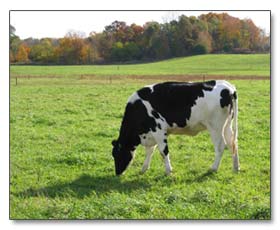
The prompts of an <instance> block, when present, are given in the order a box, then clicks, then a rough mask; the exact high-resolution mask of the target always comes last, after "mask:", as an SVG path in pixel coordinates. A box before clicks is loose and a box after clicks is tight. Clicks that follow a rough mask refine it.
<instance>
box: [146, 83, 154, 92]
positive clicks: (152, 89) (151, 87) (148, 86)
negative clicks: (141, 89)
mask: <svg viewBox="0 0 280 230" xmlns="http://www.w3.org/2000/svg"><path fill="white" fill-rule="evenodd" d="M154 85H155V84H152V85H145V87H146V88H150V89H151V93H152V92H154Z"/></svg>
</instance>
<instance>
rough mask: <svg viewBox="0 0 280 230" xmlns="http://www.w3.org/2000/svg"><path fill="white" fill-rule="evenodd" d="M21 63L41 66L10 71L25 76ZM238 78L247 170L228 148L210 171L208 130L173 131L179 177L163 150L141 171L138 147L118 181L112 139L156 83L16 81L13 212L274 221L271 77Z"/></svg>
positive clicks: (49, 216) (51, 216) (12, 121)
mask: <svg viewBox="0 0 280 230" xmlns="http://www.w3.org/2000/svg"><path fill="white" fill-rule="evenodd" d="M22 68H26V69H29V70H28V71H31V70H30V69H31V68H35V67H23V66H22V67H12V68H11V74H14V73H15V72H16V71H19V69H20V71H21V73H24V74H26V73H25V72H24V71H22ZM38 68H43V67H38ZM57 68H59V67H57ZM57 68H56V69H55V70H54V71H56V70H57ZM69 68H76V67H69ZM77 68H80V69H83V66H81V67H77ZM85 68H86V67H85ZM68 70H69V69H68ZM47 71H52V70H51V69H50V68H48V70H47ZM166 71H167V70H166ZM65 72H66V70H63V73H62V74H64V73H65ZM70 72H71V71H70ZM17 74H19V73H17ZM28 74H31V73H30V72H28ZM34 74H35V75H37V74H39V72H38V73H34ZM48 74H50V72H48ZM231 82H232V83H233V84H234V85H235V86H236V87H237V90H238V91H237V92H238V98H239V156H240V164H241V171H240V172H239V173H234V172H233V171H232V161H231V156H230V152H229V150H226V151H225V153H224V156H223V160H222V163H221V166H220V169H219V171H218V172H217V173H209V172H208V169H209V168H210V166H211V164H212V163H213V160H214V147H213V145H212V143H211V140H210V136H209V134H208V133H207V132H203V133H201V134H199V135H198V136H195V137H189V136H175V135H173V136H170V137H169V149H170V159H171V164H172V166H173V170H174V171H173V173H172V175H170V176H165V175H164V171H165V170H164V164H163V162H162V160H161V157H160V154H159V152H158V150H156V151H155V153H154V156H153V159H152V162H151V168H150V169H149V170H148V171H147V172H146V173H145V174H143V175H141V174H140V170H141V167H142V164H143V162H144V149H143V148H142V147H140V146H139V147H138V149H137V153H136V157H135V159H134V161H133V163H132V164H131V166H130V168H129V169H128V170H127V171H126V173H125V174H124V175H122V176H121V177H116V176H115V175H114V162H113V158H112V155H111V150H112V146H111V141H112V140H113V139H115V138H117V136H118V131H119V128H120V124H121V119H122V116H123V112H124V108H125V105H126V101H127V98H128V97H129V96H130V95H131V94H132V93H133V92H134V91H135V90H137V89H139V88H140V87H142V86H144V85H146V84H148V83H152V80H147V79H125V80H122V79H118V80H114V81H112V82H111V83H110V82H108V81H102V80H101V79H95V80H94V79H81V78H76V77H67V78H30V79H27V78H26V79H20V80H19V82H18V85H17V86H16V85H15V79H11V85H10V86H11V88H10V218H11V219H270V218H271V209H270V207H271V206H270V172H271V171H270V81H269V80H257V81H251V80H232V81H231Z"/></svg>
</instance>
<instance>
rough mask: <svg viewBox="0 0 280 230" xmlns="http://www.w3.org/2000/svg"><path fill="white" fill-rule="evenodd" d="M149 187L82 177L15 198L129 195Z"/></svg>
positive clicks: (141, 183)
mask: <svg viewBox="0 0 280 230" xmlns="http://www.w3.org/2000/svg"><path fill="white" fill-rule="evenodd" d="M150 187H151V185H150V184H149V183H148V182H147V181H144V180H141V179H139V178H138V179H137V178H136V179H135V180H132V181H122V179H121V178H120V177H116V176H99V177H94V176H91V175H82V176H80V177H79V178H77V179H76V180H74V181H72V182H69V183H62V184H56V185H52V186H47V187H43V188H40V189H33V188H30V189H28V190H25V191H23V192H20V193H17V194H15V195H17V196H24V197H50V198H55V197H65V198H66V197H69V196H70V197H78V198H83V197H85V196H87V195H89V194H91V193H93V192H94V193H96V194H104V193H107V192H111V191H118V192H122V193H130V192H132V191H135V190H139V189H144V190H146V189H149V188H150Z"/></svg>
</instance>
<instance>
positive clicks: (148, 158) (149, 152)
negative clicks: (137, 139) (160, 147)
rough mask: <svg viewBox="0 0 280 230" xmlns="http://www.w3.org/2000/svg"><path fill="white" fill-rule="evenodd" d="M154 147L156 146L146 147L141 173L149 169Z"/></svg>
mask: <svg viewBox="0 0 280 230" xmlns="http://www.w3.org/2000/svg"><path fill="white" fill-rule="evenodd" d="M155 147H156V146H146V159H145V161H144V164H143V167H142V170H141V172H142V173H145V172H146V171H147V169H149V167H150V163H151V159H152V155H153V152H154V149H155Z"/></svg>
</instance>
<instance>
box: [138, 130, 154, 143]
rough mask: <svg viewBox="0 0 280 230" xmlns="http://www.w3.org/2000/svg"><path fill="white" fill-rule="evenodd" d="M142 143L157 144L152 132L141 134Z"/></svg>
mask: <svg viewBox="0 0 280 230" xmlns="http://www.w3.org/2000/svg"><path fill="white" fill-rule="evenodd" d="M139 137H140V140H141V144H142V145H144V146H147V147H151V146H154V145H156V141H155V138H154V136H153V135H152V132H148V133H144V134H141V135H140V136H139Z"/></svg>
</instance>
